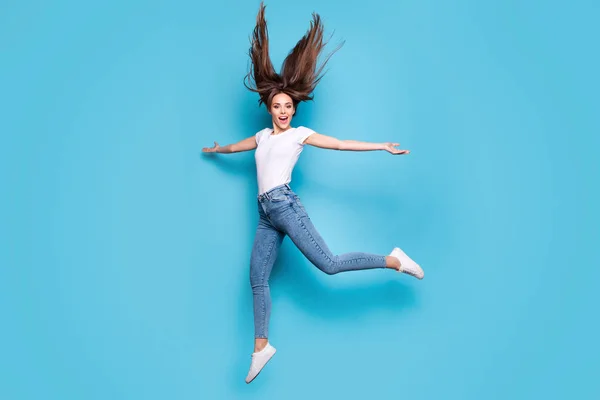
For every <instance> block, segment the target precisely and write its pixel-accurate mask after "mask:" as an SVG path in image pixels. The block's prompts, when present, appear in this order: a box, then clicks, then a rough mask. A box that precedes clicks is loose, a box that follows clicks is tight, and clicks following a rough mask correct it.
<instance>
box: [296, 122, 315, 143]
mask: <svg viewBox="0 0 600 400" xmlns="http://www.w3.org/2000/svg"><path fill="white" fill-rule="evenodd" d="M313 133H315V131H313V130H312V129H310V128H307V127H304V126H300V127H298V143H299V144H301V145H303V146H304V141H305V140H306V139H307V138H308V137H309V136H310V135H312V134H313Z"/></svg>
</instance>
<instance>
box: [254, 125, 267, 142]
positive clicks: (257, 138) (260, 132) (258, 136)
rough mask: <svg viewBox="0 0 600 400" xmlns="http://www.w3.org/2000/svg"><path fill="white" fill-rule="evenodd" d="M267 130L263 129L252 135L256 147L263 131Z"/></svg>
mask: <svg viewBox="0 0 600 400" xmlns="http://www.w3.org/2000/svg"><path fill="white" fill-rule="evenodd" d="M266 130H267V128H265V129H261V130H260V131H258V132H256V134H255V135H254V138H255V139H256V144H257V145H258V144H259V143H260V141H261V139H262V137H263V133H265V131H266Z"/></svg>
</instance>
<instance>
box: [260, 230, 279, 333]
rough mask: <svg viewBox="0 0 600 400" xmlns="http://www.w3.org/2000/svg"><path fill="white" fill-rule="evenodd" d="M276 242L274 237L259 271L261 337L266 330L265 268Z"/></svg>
mask: <svg viewBox="0 0 600 400" xmlns="http://www.w3.org/2000/svg"><path fill="white" fill-rule="evenodd" d="M276 242H277V237H275V239H274V240H272V241H271V244H270V247H269V252H268V253H267V256H266V257H265V259H264V261H263V265H262V267H261V269H260V273H261V275H260V282H261V283H260V284H259V286H263V294H262V296H261V297H260V298H261V307H260V311H261V320H262V321H263V324H262V326H261V328H262V329H261V332H260V333H259V334H258V335H263V336H265V337H266V335H267V328H266V326H265V325H266V324H265V323H264V322H265V318H266V316H267V313H266V308H267V305H266V301H265V294H264V286H266V285H267V284H266V283H265V282H264V280H265V266H266V265H267V262H268V261H269V260H270V259H271V254H272V253H273V249H274V248H275V243H276ZM255 337H260V336H255Z"/></svg>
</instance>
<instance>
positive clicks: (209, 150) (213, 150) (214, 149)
mask: <svg viewBox="0 0 600 400" xmlns="http://www.w3.org/2000/svg"><path fill="white" fill-rule="evenodd" d="M220 148H221V146H219V143H217V142H215V145H214V146H213V147H205V148H203V149H202V151H203V152H204V153H217V150H218V149H220Z"/></svg>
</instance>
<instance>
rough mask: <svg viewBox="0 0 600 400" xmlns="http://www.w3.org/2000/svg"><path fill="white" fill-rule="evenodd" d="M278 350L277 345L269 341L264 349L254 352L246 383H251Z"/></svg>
mask: <svg viewBox="0 0 600 400" xmlns="http://www.w3.org/2000/svg"><path fill="white" fill-rule="evenodd" d="M276 351H277V350H276V349H275V347H273V346H271V344H270V343H267V345H266V346H265V348H264V349H262V350H261V351H259V352H256V353H252V363H251V364H250V371H248V376H247V377H246V383H250V382H252V381H253V380H254V378H256V376H257V375H258V374H259V373H260V371H261V370H262V369H263V367H264V366H265V365H266V364H267V362H268V361H269V360H270V359H271V357H273V354H275V352H276Z"/></svg>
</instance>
